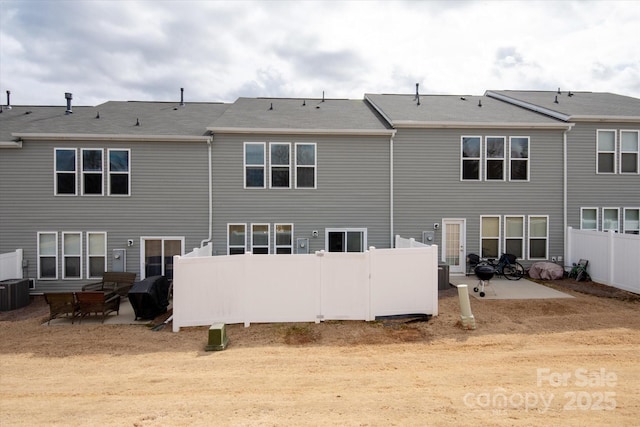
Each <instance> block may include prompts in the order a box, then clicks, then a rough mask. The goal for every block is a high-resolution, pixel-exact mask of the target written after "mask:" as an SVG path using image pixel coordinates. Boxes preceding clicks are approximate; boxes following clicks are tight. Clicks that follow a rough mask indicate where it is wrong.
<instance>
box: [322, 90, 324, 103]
mask: <svg viewBox="0 0 640 427" xmlns="http://www.w3.org/2000/svg"><path fill="white" fill-rule="evenodd" d="M322 102H324V91H322Z"/></svg>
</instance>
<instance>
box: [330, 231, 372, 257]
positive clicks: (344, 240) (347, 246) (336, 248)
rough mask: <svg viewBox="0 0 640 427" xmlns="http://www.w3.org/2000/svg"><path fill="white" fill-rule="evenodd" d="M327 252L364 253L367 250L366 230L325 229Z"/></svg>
mask: <svg viewBox="0 0 640 427" xmlns="http://www.w3.org/2000/svg"><path fill="white" fill-rule="evenodd" d="M325 237H326V239H325V241H326V247H327V252H364V251H365V250H366V249H367V229H366V228H327V229H326V236H325Z"/></svg>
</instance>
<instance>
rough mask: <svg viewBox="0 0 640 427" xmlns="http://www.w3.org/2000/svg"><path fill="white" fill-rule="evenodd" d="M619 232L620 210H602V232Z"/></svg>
mask: <svg viewBox="0 0 640 427" xmlns="http://www.w3.org/2000/svg"><path fill="white" fill-rule="evenodd" d="M610 230H613V231H615V232H616V233H617V232H618V231H620V209H618V208H602V231H610Z"/></svg>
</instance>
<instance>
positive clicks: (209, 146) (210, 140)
mask: <svg viewBox="0 0 640 427" xmlns="http://www.w3.org/2000/svg"><path fill="white" fill-rule="evenodd" d="M212 142H213V135H212V136H211V137H210V138H209V139H208V140H207V147H208V152H209V153H208V154H209V175H208V177H209V237H208V238H206V239H204V240H203V241H201V242H200V247H201V248H203V247H204V245H205V244H206V243H209V242H211V239H212V237H213V236H212V225H211V223H212V221H213V189H212V185H211V180H212V176H211V143H212Z"/></svg>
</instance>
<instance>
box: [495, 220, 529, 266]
mask: <svg viewBox="0 0 640 427" xmlns="http://www.w3.org/2000/svg"><path fill="white" fill-rule="evenodd" d="M509 218H519V219H520V220H521V221H522V229H521V230H520V236H509V234H508V233H509V227H507V221H508V219H509ZM525 222H526V218H525V217H524V215H505V216H504V228H503V230H504V232H503V233H502V234H503V235H504V239H503V246H502V247H503V248H504V252H505V253H506V252H507V240H520V255H518V258H521V259H522V258H524V257H525V254H526V252H525V248H524V242H525V234H524V229H525ZM501 253H502V252H501Z"/></svg>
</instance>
